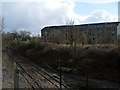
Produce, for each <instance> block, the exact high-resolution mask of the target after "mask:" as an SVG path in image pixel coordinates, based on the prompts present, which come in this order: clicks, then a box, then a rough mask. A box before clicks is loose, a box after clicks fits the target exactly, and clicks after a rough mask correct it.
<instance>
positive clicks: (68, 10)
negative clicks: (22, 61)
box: [0, 0, 119, 34]
mask: <svg viewBox="0 0 120 90" xmlns="http://www.w3.org/2000/svg"><path fill="white" fill-rule="evenodd" d="M118 1H119V0H2V1H1V2H0V7H2V9H0V21H1V18H2V17H4V28H5V29H4V30H5V31H21V30H26V31H30V32H31V33H32V34H40V31H41V29H42V28H43V27H46V26H54V25H65V24H67V23H66V22H69V21H70V20H72V21H74V24H76V25H78V24H86V23H100V22H116V21H118Z"/></svg>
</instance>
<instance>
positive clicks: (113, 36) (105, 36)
mask: <svg viewBox="0 0 120 90" xmlns="http://www.w3.org/2000/svg"><path fill="white" fill-rule="evenodd" d="M119 34H120V22H104V23H92V24H82V25H63V26H49V27H44V28H43V29H42V30H41V35H42V39H43V41H44V42H47V43H61V44H70V43H78V44H81V43H82V44H101V43H106V44H107V43H116V42H117V37H118V36H119Z"/></svg>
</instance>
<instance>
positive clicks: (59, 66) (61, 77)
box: [59, 60, 62, 90]
mask: <svg viewBox="0 0 120 90" xmlns="http://www.w3.org/2000/svg"><path fill="white" fill-rule="evenodd" d="M59 67H60V90H62V70H61V60H59Z"/></svg>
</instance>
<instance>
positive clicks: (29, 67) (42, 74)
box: [6, 51, 69, 90]
mask: <svg viewBox="0 0 120 90" xmlns="http://www.w3.org/2000/svg"><path fill="white" fill-rule="evenodd" d="M6 53H7V54H8V56H9V57H10V58H11V60H12V62H13V63H16V66H17V67H18V68H19V70H20V73H21V74H22V76H23V77H24V78H25V80H26V81H27V83H28V84H29V85H30V87H31V88H32V89H33V90H34V89H36V88H39V89H41V90H44V89H45V88H51V89H59V83H60V82H59V79H56V78H54V77H52V76H51V75H50V74H49V73H47V72H46V71H44V70H43V69H41V68H39V67H38V66H36V65H35V64H33V63H30V61H28V60H27V59H24V58H23V57H21V56H18V55H16V54H14V53H12V52H10V51H7V52H6ZM62 88H64V89H65V90H66V89H69V87H68V86H67V85H65V84H63V83H62Z"/></svg>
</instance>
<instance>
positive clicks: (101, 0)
mask: <svg viewBox="0 0 120 90" xmlns="http://www.w3.org/2000/svg"><path fill="white" fill-rule="evenodd" d="M44 1H45V2H46V1H47V2H51V1H55V2H56V1H66V0H44ZM44 1H43V0H1V2H44ZM67 1H68V0H67ZM69 1H72V2H87V3H111V2H119V1H120V0H69Z"/></svg>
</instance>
